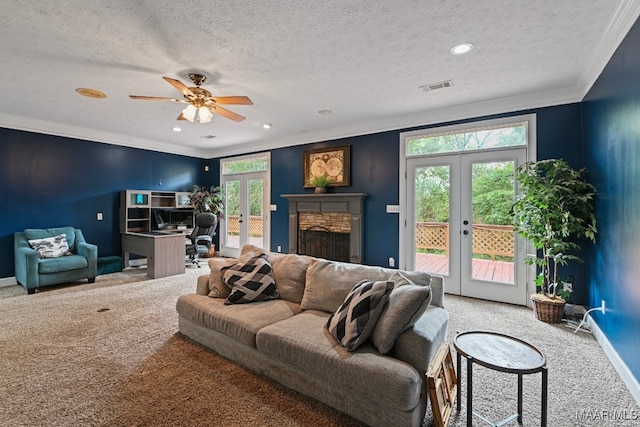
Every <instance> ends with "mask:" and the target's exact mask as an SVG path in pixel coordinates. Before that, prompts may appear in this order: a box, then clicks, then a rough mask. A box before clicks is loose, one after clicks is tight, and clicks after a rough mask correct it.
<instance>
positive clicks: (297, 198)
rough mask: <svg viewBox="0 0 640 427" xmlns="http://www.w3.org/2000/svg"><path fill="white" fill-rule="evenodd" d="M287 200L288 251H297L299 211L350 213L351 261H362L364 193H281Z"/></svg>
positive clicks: (293, 252) (357, 262) (358, 262)
mask: <svg viewBox="0 0 640 427" xmlns="http://www.w3.org/2000/svg"><path fill="white" fill-rule="evenodd" d="M281 197H284V198H285V199H287V200H288V201H289V253H290V254H295V253H298V213H299V212H346V213H349V214H351V242H350V257H351V262H353V263H356V264H360V263H362V213H363V205H364V203H363V202H364V199H365V197H367V194H365V193H329V194H327V193H324V194H315V193H313V194H310V193H306V194H282V195H281Z"/></svg>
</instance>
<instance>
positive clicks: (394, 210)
mask: <svg viewBox="0 0 640 427" xmlns="http://www.w3.org/2000/svg"><path fill="white" fill-rule="evenodd" d="M387 213H400V205H387Z"/></svg>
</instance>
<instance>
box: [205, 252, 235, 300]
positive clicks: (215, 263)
mask: <svg viewBox="0 0 640 427" xmlns="http://www.w3.org/2000/svg"><path fill="white" fill-rule="evenodd" d="M235 262H236V260H234V259H231V258H212V259H210V260H209V268H210V269H211V272H210V273H209V297H211V298H226V297H228V296H229V294H230V293H231V288H230V287H229V286H227V284H226V283H224V282H223V281H222V271H221V270H222V268H223V267H227V266H229V265H232V264H234V263H235Z"/></svg>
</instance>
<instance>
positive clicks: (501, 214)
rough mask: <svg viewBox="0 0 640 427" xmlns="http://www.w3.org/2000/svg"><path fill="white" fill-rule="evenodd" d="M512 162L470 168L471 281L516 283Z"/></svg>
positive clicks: (476, 165)
mask: <svg viewBox="0 0 640 427" xmlns="http://www.w3.org/2000/svg"><path fill="white" fill-rule="evenodd" d="M514 176H515V165H514V162H513V161H502V162H486V163H473V164H472V165H471V209H472V214H471V222H472V224H473V232H472V233H471V240H472V245H471V253H472V255H471V259H472V270H471V271H472V273H471V278H472V279H477V280H483V281H488V282H498V283H509V284H514V283H515V282H514V272H515V265H514V262H513V261H514V251H515V247H514V232H513V225H511V216H510V214H509V210H510V206H511V203H512V202H513V200H514V197H515V180H514Z"/></svg>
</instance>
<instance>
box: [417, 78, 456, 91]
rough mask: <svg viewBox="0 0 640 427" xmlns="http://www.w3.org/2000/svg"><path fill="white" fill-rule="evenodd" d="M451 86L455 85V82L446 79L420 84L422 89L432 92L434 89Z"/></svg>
mask: <svg viewBox="0 0 640 427" xmlns="http://www.w3.org/2000/svg"><path fill="white" fill-rule="evenodd" d="M451 86H453V82H452V81H451V80H445V81H443V82H438V83H431V84H428V85H424V86H420V89H422V90H423V91H424V92H431V91H432V90H436V89H444V88H447V87H451Z"/></svg>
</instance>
